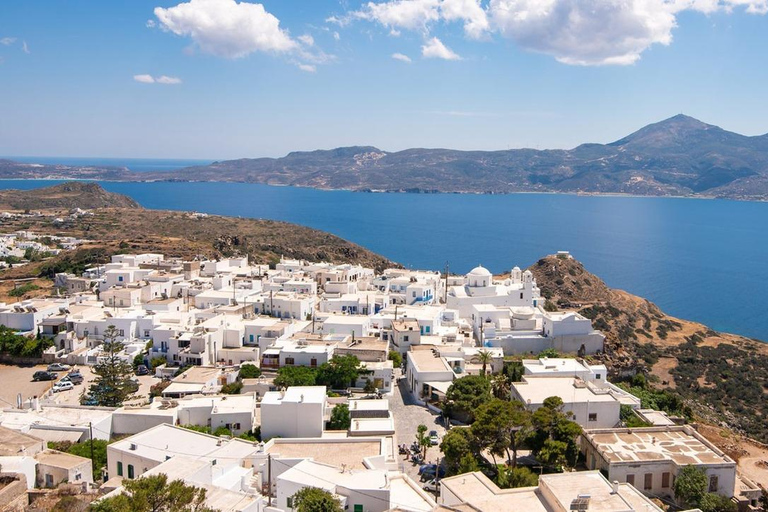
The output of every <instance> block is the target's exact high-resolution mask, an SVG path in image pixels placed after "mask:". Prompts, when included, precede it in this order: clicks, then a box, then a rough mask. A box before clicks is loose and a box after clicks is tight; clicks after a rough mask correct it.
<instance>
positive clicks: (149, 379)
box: [52, 366, 160, 405]
mask: <svg viewBox="0 0 768 512" xmlns="http://www.w3.org/2000/svg"><path fill="white" fill-rule="evenodd" d="M77 369H78V370H80V373H81V374H82V376H83V378H84V379H85V380H84V381H83V383H82V384H78V385H76V386H75V389H73V390H71V391H61V392H59V393H54V394H53V395H52V398H53V400H54V401H55V402H56V403H58V404H66V405H78V404H79V403H80V394H81V393H82V392H83V391H84V390H87V389H88V387H89V386H90V384H91V383H92V382H93V381H94V379H95V378H96V376H95V375H94V373H93V371H92V370H91V367H90V366H78V367H77ZM134 378H135V379H138V381H139V391H138V393H136V395H134V397H135V398H136V399H141V398H149V388H150V387H151V386H152V385H154V384H156V383H158V382H160V379H157V378H155V377H154V376H152V375H142V376H140V377H137V376H134ZM132 399H133V398H132Z"/></svg>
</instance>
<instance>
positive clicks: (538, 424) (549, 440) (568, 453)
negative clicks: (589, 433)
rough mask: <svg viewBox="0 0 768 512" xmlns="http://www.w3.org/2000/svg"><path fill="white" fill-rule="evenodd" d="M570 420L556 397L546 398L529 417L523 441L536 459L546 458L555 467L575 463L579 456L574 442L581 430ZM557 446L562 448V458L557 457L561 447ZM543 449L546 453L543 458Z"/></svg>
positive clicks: (559, 399) (570, 414) (560, 401)
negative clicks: (529, 428) (528, 426)
mask: <svg viewBox="0 0 768 512" xmlns="http://www.w3.org/2000/svg"><path fill="white" fill-rule="evenodd" d="M572 417H573V414H572V413H570V412H568V413H565V412H563V400H562V399H561V398H560V397H557V396H551V397H549V398H547V399H545V400H544V403H543V405H542V406H541V407H539V408H538V409H536V411H535V412H534V413H533V414H532V415H531V427H532V429H531V431H530V434H529V436H528V438H527V440H526V441H527V443H528V445H529V446H530V447H531V449H532V450H533V452H534V453H535V454H536V457H537V458H539V460H542V457H545V458H546V459H547V461H552V462H553V463H552V465H554V466H558V467H559V466H564V465H567V466H573V465H575V464H576V458H577V457H578V454H579V449H578V446H577V445H576V439H577V438H578V437H579V435H580V434H581V430H582V429H581V426H580V425H579V424H578V423H576V422H575V421H573V420H572V419H571V418H572ZM555 442H556V443H555ZM558 443H563V444H564V445H565V448H564V457H561V456H560V455H561V454H560V450H561V449H562V448H563V445H562V444H558ZM545 448H546V449H545ZM542 450H545V453H544V454H543V455H542V454H541V451H542ZM542 462H543V461H542Z"/></svg>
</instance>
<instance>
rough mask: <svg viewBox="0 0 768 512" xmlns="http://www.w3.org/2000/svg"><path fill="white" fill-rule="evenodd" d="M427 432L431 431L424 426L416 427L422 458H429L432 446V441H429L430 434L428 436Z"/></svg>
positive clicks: (417, 441) (417, 442)
mask: <svg viewBox="0 0 768 512" xmlns="http://www.w3.org/2000/svg"><path fill="white" fill-rule="evenodd" d="M427 430H429V429H428V428H427V426H426V425H424V424H421V425H419V426H418V427H416V444H417V445H419V448H421V450H422V454H421V456H422V457H426V456H427V448H429V447H430V445H431V444H432V441H430V439H429V434H427Z"/></svg>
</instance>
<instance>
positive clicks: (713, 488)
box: [709, 475, 719, 492]
mask: <svg viewBox="0 0 768 512" xmlns="http://www.w3.org/2000/svg"><path fill="white" fill-rule="evenodd" d="M718 483H719V482H718V478H717V475H710V477H709V492H717V484H718Z"/></svg>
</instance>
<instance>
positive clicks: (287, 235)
mask: <svg viewBox="0 0 768 512" xmlns="http://www.w3.org/2000/svg"><path fill="white" fill-rule="evenodd" d="M70 185H71V186H70ZM81 185H82V184H79V183H78V184H74V185H73V184H64V185H58V186H56V187H49V188H44V189H38V190H34V191H13V192H14V201H15V202H16V204H24V205H26V204H35V201H37V200H38V199H37V198H40V197H42V198H46V197H54V198H58V197H59V196H60V195H62V194H63V195H64V196H65V197H66V199H67V200H66V201H64V199H60V200H61V201H62V202H63V203H66V208H67V209H69V208H74V207H78V206H79V207H81V208H83V207H86V205H91V206H88V207H89V208H90V209H91V212H92V213H93V215H89V216H80V217H77V218H67V220H66V222H63V223H62V222H56V223H54V219H55V218H56V215H57V214H58V213H59V208H60V207H59V206H58V204H59V203H58V201H59V199H57V200H56V201H52V202H54V203H56V205H54V206H52V207H51V208H49V209H45V208H42V207H40V206H39V203H38V206H37V207H35V210H41V211H42V212H43V213H44V215H42V216H21V217H17V218H10V219H4V220H3V226H4V230H6V231H10V232H13V231H17V230H31V231H34V232H35V233H37V234H42V235H60V236H74V237H77V238H80V239H85V240H86V242H85V243H84V244H83V245H81V246H80V247H79V248H78V249H76V250H74V251H68V252H64V253H61V254H60V255H58V256H55V257H53V258H49V259H46V260H44V261H40V262H34V263H29V264H27V265H24V266H19V267H15V268H12V269H8V270H4V271H2V272H1V273H0V300H11V301H14V300H17V299H12V298H9V297H8V296H7V292H8V291H10V290H11V289H12V288H13V287H14V282H15V281H18V280H21V279H32V278H37V279H38V281H34V283H33V284H36V285H38V286H40V287H41V288H40V289H39V290H37V292H35V293H37V294H45V293H48V292H50V290H51V288H52V282H51V281H50V280H49V279H51V278H53V277H54V275H55V274H56V273H58V272H75V273H79V272H82V271H83V270H84V269H85V268H86V267H88V266H92V265H94V264H97V263H105V262H107V261H108V260H109V257H110V256H112V255H113V254H119V253H124V252H161V253H163V254H165V255H167V256H169V257H180V258H186V259H193V258H195V257H196V256H198V255H203V256H205V257H208V258H217V257H228V256H235V255H248V256H249V257H250V258H251V260H252V261H254V262H257V263H262V264H274V263H276V262H277V261H279V260H280V258H281V257H286V258H295V259H304V260H310V261H329V262H334V263H355V264H360V265H365V266H367V267H371V268H376V269H383V268H386V267H391V266H398V265H397V264H396V263H393V262H391V261H389V260H387V259H386V258H384V257H382V256H379V255H377V254H375V253H373V252H371V251H369V250H367V249H364V248H363V247H360V246H359V245H356V244H353V243H351V242H348V241H346V240H343V239H341V238H339V237H337V236H334V235H331V234H330V233H326V232H324V231H318V230H316V229H311V228H307V227H304V226H298V225H295V224H289V223H286V222H278V221H272V220H262V219H241V218H231V217H222V216H218V215H199V214H192V213H189V212H178V211H164V210H149V209H143V208H140V207H137V205H136V203H135V202H133V203H132V204H131V203H127V204H130V206H126V207H119V208H118V207H106V208H103V207H96V208H93V207H92V205H94V204H98V203H99V202H100V201H102V200H104V199H105V198H108V199H110V200H114V198H112V196H111V195H106V196H105V194H109V193H108V192H106V191H104V189H102V188H101V187H100V186H98V185H91V186H87V187H83V186H81ZM67 190H70V191H72V192H71V193H72V194H74V193H75V192H74V191H75V190H77V191H78V196H77V197H78V198H79V200H76V199H75V198H73V197H69V196H68V195H67V194H68V193H67V194H65V193H64V192H62V191H67ZM120 197H124V196H120ZM125 199H129V198H125ZM70 201H71V202H70ZM130 201H132V200H130Z"/></svg>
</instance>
